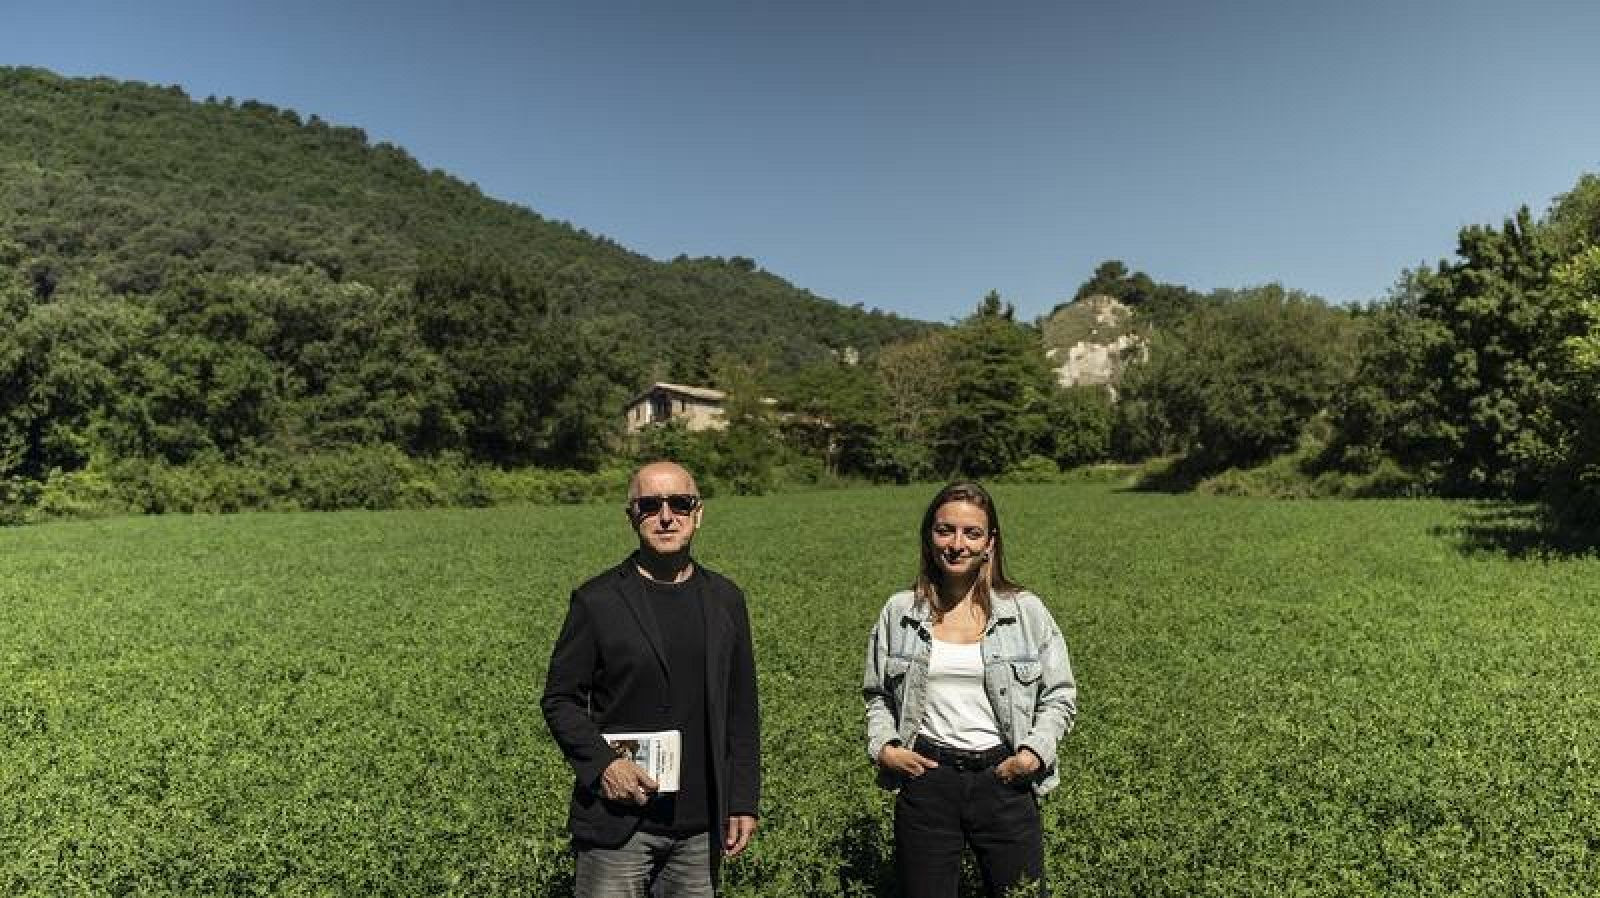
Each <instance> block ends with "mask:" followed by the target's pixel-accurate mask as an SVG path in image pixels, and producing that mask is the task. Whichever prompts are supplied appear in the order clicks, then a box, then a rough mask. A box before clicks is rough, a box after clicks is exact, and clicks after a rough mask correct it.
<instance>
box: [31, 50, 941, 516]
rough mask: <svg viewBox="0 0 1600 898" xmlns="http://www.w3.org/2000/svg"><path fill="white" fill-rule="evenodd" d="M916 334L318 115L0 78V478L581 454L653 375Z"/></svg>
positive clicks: (917, 325) (127, 88)
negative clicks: (356, 449) (366, 454)
mask: <svg viewBox="0 0 1600 898" xmlns="http://www.w3.org/2000/svg"><path fill="white" fill-rule="evenodd" d="M556 176H558V175H556ZM929 327H930V325H926V324H924V323H921V322H915V321H909V320H905V319H900V318H897V317H895V316H893V315H886V314H882V313H880V312H877V311H871V312H868V311H863V310H862V309H860V308H859V307H846V306H842V305H840V304H838V303H834V302H831V301H828V300H825V299H822V298H820V297H817V296H814V295H812V294H811V293H809V292H808V291H805V290H803V289H800V288H797V287H795V286H793V285H791V284H788V283H786V282H785V281H783V280H782V279H780V278H778V277H775V276H773V275H771V274H769V273H766V272H763V271H761V270H760V269H759V267H758V266H757V265H756V264H755V263H754V262H753V261H751V260H749V259H743V258H738V257H735V258H731V259H721V258H709V259H686V258H680V259H677V260H674V261H672V262H666V263H663V262H656V261H654V260H651V259H648V258H646V257H644V256H641V255H638V254H636V253H632V252H629V251H628V250H626V249H624V248H622V247H620V246H618V245H617V244H616V243H615V242H613V241H610V240H607V239H605V238H601V237H596V236H593V235H590V234H588V233H587V232H585V231H583V230H581V229H578V228H575V227H572V226H570V225H567V224H564V223H560V222H553V221H549V220H546V219H544V218H542V217H541V216H539V215H538V214H537V213H535V212H533V211H530V210H528V209H525V208H521V207H518V206H514V205H511V204H508V203H504V202H500V201H497V200H494V199H491V198H489V197H486V196H484V195H483V194H482V192H480V191H479V190H478V189H477V188H476V187H474V186H472V185H470V184H467V183H464V182H462V181H460V180H458V179H456V178H455V177H452V176H451V175H448V174H446V173H444V172H440V171H427V170H425V169H423V168H422V167H421V166H419V165H418V164H417V162H416V161H415V160H414V159H412V158H411V157H410V156H409V155H408V154H407V153H406V152H405V150H403V149H401V148H399V147H395V146H392V145H389V144H385V143H379V144H373V143H371V142H369V141H368V139H367V137H366V135H365V134H364V133H363V132H362V131H361V130H360V129H357V128H351V127H339V126H335V125H331V124H329V123H327V122H324V121H321V120H320V119H318V118H317V117H316V116H311V117H309V118H302V116H301V115H300V114H298V113H296V112H294V111H291V110H286V109H278V108H275V107H273V106H271V105H267V104H265V103H261V102H256V101H248V100H247V101H244V102H236V101H235V100H234V99H232V98H224V99H220V100H218V99H215V98H208V99H206V100H204V101H195V100H192V99H191V98H189V97H188V96H186V95H185V93H184V92H183V91H182V90H180V89H179V88H176V87H153V86H149V85H143V84H134V83H124V82H118V81H114V80H110V79H105V78H95V79H71V78H63V77H60V76H57V75H54V74H51V73H49V72H45V71H41V70H38V69H20V68H0V376H3V382H0V479H9V480H10V481H11V482H12V483H13V486H15V483H16V482H17V481H18V479H21V480H24V481H30V482H37V481H41V480H43V479H45V478H47V477H48V476H49V475H50V473H51V472H52V471H60V472H71V471H76V470H80V469H83V468H84V467H86V466H88V465H89V464H90V463H91V461H96V460H98V461H101V462H109V461H112V460H119V459H134V458H137V459H145V460H151V461H155V462H160V463H164V464H173V465H186V464H190V463H193V462H195V461H196V460H203V459H222V460H229V461H232V460H237V459H240V458H244V457H246V456H252V455H253V456H255V457H260V456H261V455H262V454H263V453H269V454H270V453H284V452H290V453H303V452H307V451H318V450H325V449H341V448H345V447H352V446H361V447H372V446H387V447H391V448H393V449H394V450H396V451H398V452H399V453H401V454H402V455H405V456H408V457H414V458H417V457H437V456H438V455H439V454H440V453H457V454H459V455H461V456H463V457H465V458H467V459H469V460H471V461H474V462H483V463H487V464H492V465H498V466H506V465H528V464H535V465H545V466H559V467H574V466H575V467H592V466H594V465H596V464H598V463H599V462H600V460H602V459H603V458H604V457H606V456H607V453H608V452H611V451H612V450H614V449H615V435H616V434H615V431H616V427H617V424H618V423H619V421H620V413H621V407H622V403H623V402H624V401H625V400H626V399H627V397H628V396H629V395H630V394H631V393H632V392H633V391H635V390H636V389H638V388H639V387H640V386H641V385H643V384H645V383H648V382H649V381H651V380H656V379H674V380H682V381H690V382H702V383H704V382H708V381H711V380H714V379H715V378H716V376H717V373H718V371H720V370H726V369H728V368H729V367H730V366H733V367H737V366H740V365H744V366H752V367H761V366H767V367H771V368H776V369H782V368H785V367H789V366H793V365H797V364H802V363H805V362H810V361H815V360H817V359H821V358H827V357H829V355H830V350H835V349H842V348H844V347H853V348H855V349H857V350H860V351H862V352H867V353H871V352H872V351H874V350H875V349H876V348H877V347H878V346H880V345H882V344H884V343H886V342H889V341H892V340H895V339H898V338H903V337H907V336H913V335H916V334H919V333H922V332H924V331H926V330H927V329H928V328H929Z"/></svg>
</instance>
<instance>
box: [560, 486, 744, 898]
mask: <svg viewBox="0 0 1600 898" xmlns="http://www.w3.org/2000/svg"><path fill="white" fill-rule="evenodd" d="M626 507H627V512H628V523H629V525H630V526H631V527H632V528H633V531H634V534H635V536H637V537H638V540H639V548H638V549H637V550H636V551H635V552H634V553H633V554H632V555H630V556H629V557H628V558H627V559H626V560H624V561H623V562H622V563H621V564H619V565H617V566H616V567H614V568H612V569H610V570H608V571H605V572H604V573H602V574H600V575H599V576H597V577H595V578H593V579H591V580H589V581H588V582H587V583H585V584H583V585H582V586H580V587H578V588H577V589H576V590H575V591H574V592H573V593H572V600H571V604H570V605H569V606H568V608H567V619H566V623H565V624H563V625H562V627H561V635H560V636H559V637H557V638H556V646H555V651H554V652H553V653H552V654H551V656H550V671H549V674H548V675H547V676H546V679H545V687H544V699H543V701H542V702H541V705H542V707H543V709H544V717H545V722H546V723H548V724H549V726H550V733H551V735H553V736H554V737H555V740H556V743H557V744H559V745H560V746H561V751H562V753H563V754H565V755H566V758H567V761H568V762H569V763H570V764H571V765H572V769H573V770H574V772H576V774H577V782H576V783H575V784H574V786H573V789H572V804H571V807H570V809H569V813H568V825H569V827H570V828H571V832H572V845H573V850H574V852H575V853H576V855H577V889H576V895H577V896H578V898H599V896H605V898H611V896H639V898H643V896H645V895H646V894H649V895H652V896H664V898H670V896H680V898H701V896H709V895H715V894H716V882H717V871H718V866H719V865H720V863H721V861H722V859H723V858H724V857H729V858H731V857H736V856H738V854H739V853H740V852H741V851H743V850H744V848H745V846H746V845H747V844H749V842H750V837H751V836H752V835H753V834H754V833H755V829H756V812H757V804H758V803H759V800H760V795H761V764H760V759H759V756H758V754H759V750H760V742H761V740H760V711H759V708H758V707H757V702H756V672H755V661H754V656H753V653H752V651H751V646H750V620H749V616H748V614H747V613H746V611H745V602H744V594H743V593H741V592H740V591H739V588H738V587H737V586H735V585H733V583H732V582H731V581H729V580H728V579H727V578H726V577H723V576H721V575H719V574H716V573H714V572H712V571H710V570H707V569H706V568H705V567H703V566H701V565H699V564H697V563H695V561H694V558H693V557H692V556H691V555H690V553H689V549H690V545H691V543H692V542H693V540H694V534H695V531H696V530H698V529H699V528H700V525H701V522H702V521H703V520H704V517H705V506H704V504H703V503H702V502H701V499H700V491H699V489H698V488H697V487H696V486H695V482H694V477H693V476H692V475H691V474H690V473H689V472H688V470H686V469H685V468H684V467H683V466H681V465H678V464H675V463H673V462H667V461H662V462H653V463H651V464H648V465H645V466H644V467H642V468H640V469H639V470H638V471H637V472H636V473H635V474H634V475H633V479H632V481H631V482H630V483H629V485H628V504H627V506H626ZM663 730H677V731H678V732H679V733H680V734H681V738H682V745H683V750H682V755H681V758H680V765H679V783H678V789H677V790H676V791H674V792H664V791H661V790H660V789H659V788H658V784H657V783H656V781H655V780H653V779H651V778H650V776H649V775H648V774H647V773H646V772H645V771H644V770H643V769H642V768H640V767H639V765H637V764H635V763H634V762H633V761H632V760H630V759H628V758H623V757H618V755H617V754H616V752H615V751H614V750H613V748H612V746H611V745H610V744H609V743H607V741H606V740H605V739H604V738H603V737H602V735H601V734H602V733H636V732H658V731H663Z"/></svg>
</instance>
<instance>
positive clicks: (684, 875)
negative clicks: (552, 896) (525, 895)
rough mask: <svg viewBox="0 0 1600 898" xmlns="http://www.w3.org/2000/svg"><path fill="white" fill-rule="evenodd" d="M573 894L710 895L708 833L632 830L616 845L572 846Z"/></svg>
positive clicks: (598, 897) (632, 897)
mask: <svg viewBox="0 0 1600 898" xmlns="http://www.w3.org/2000/svg"><path fill="white" fill-rule="evenodd" d="M577 853H578V869H577V894H576V896H575V898H712V896H714V895H715V894H716V889H714V888H713V887H712V885H711V835H710V833H700V834H699V835H694V836H684V837H682V838H676V837H673V836H656V835H651V834H649V833H643V832H636V833H634V834H633V837H632V838H630V839H629V840H628V841H627V842H624V843H623V844H622V845H620V846H618V847H616V848H595V847H592V846H583V845H580V846H578V848H577Z"/></svg>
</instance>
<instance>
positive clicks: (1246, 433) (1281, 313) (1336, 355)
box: [1123, 285, 1356, 472]
mask: <svg viewBox="0 0 1600 898" xmlns="http://www.w3.org/2000/svg"><path fill="white" fill-rule="evenodd" d="M1355 340H1356V326H1355V322H1354V319H1352V317H1351V316H1350V315H1348V314H1346V313H1344V312H1342V311H1340V310H1337V309H1331V308H1329V307H1328V306H1327V305H1326V304H1324V303H1323V302H1322V301H1321V300H1318V299H1316V298H1314V297H1311V296H1308V295H1306V294H1304V293H1301V292H1299V291H1293V290H1285V289H1283V288H1282V287H1280V286H1278V285H1269V286H1266V287H1260V288H1255V289H1251V290H1242V291H1219V292H1217V293H1216V294H1213V295H1212V296H1211V297H1210V298H1209V299H1208V301H1206V302H1204V303H1202V304H1200V305H1197V306H1196V307H1195V308H1194V309H1193V311H1192V312H1191V313H1190V314H1189V315H1188V316H1187V317H1185V318H1183V319H1182V320H1181V321H1180V322H1178V323H1177V324H1176V325H1175V326H1173V327H1171V328H1168V329H1166V330H1163V331H1157V332H1156V333H1155V334H1154V336H1153V337H1152V339H1151V343H1150V355H1149V359H1148V360H1147V361H1145V362H1144V363H1141V364H1137V365H1134V366H1132V367H1131V368H1130V369H1129V372H1128V376H1127V379H1126V380H1125V381H1124V384H1123V388H1124V395H1125V396H1126V402H1127V403H1129V404H1131V406H1130V413H1131V414H1138V415H1140V416H1142V418H1143V421H1142V426H1143V427H1145V428H1146V429H1147V430H1148V429H1154V430H1155V431H1156V432H1155V433H1151V434H1146V435H1145V436H1144V439H1146V440H1149V441H1150V442H1154V443H1156V444H1161V443H1166V444H1167V445H1173V446H1176V447H1177V448H1179V449H1180V450H1181V451H1183V452H1185V453H1186V454H1187V456H1188V459H1189V462H1190V464H1191V465H1192V466H1193V467H1194V468H1195V469H1196V470H1197V471H1201V472H1209V471H1220V470H1223V469H1225V468H1229V467H1242V466H1248V465H1253V464H1257V463H1259V462H1262V461H1265V460H1266V459H1268V458H1270V457H1271V456H1273V455H1274V454H1277V453H1280V452H1286V451H1288V450H1290V449H1292V448H1294V446H1295V444H1296V442H1297V440H1298V439H1299V437H1300V434H1301V432H1302V431H1303V430H1304V428H1305V427H1306V425H1307V424H1308V423H1309V422H1310V421H1311V420H1312V418H1313V417H1314V416H1316V415H1318V414H1319V413H1321V412H1322V411H1323V410H1324V409H1326V408H1327V407H1328V405H1329V403H1330V402H1331V401H1332V399H1333V398H1334V397H1335V396H1336V395H1338V394H1339V393H1340V392H1341V391H1342V389H1343V388H1344V386H1345V385H1346V384H1347V383H1348V381H1349V379H1350V377H1351V374H1352V372H1353V369H1354V363H1355Z"/></svg>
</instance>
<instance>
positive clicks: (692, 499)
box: [628, 493, 700, 515]
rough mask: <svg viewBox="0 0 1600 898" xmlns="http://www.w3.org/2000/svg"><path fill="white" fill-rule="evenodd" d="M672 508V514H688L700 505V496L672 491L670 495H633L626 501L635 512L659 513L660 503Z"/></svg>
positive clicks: (644, 513) (645, 513)
mask: <svg viewBox="0 0 1600 898" xmlns="http://www.w3.org/2000/svg"><path fill="white" fill-rule="evenodd" d="M663 502H664V503H666V506H667V507H668V508H670V509H672V513H673V514H689V513H691V512H693V511H694V510H695V509H696V508H699V507H700V497H699V496H695V495H691V494H689V493H673V494H672V495H670V496H635V497H634V498H632V499H630V500H629V501H628V504H629V505H630V506H632V507H633V510H634V512H635V513H636V514H642V515H652V514H660V513H661V504H662V503H663Z"/></svg>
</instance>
